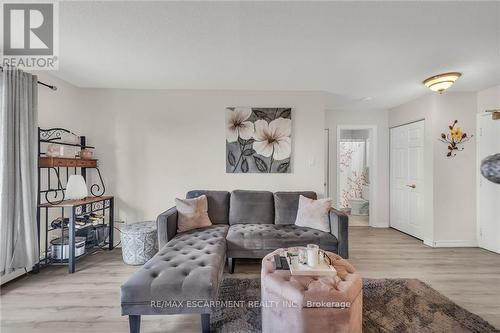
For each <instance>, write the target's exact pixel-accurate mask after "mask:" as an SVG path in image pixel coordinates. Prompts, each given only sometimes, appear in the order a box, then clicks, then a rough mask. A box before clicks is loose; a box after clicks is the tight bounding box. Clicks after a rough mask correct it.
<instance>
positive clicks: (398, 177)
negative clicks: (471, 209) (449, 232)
mask: <svg viewBox="0 0 500 333" xmlns="http://www.w3.org/2000/svg"><path fill="white" fill-rule="evenodd" d="M390 142H391V143H390V145H391V150H390V161H391V162H390V197H391V198H390V216H391V227H393V228H395V229H398V230H400V231H402V232H404V233H407V234H409V235H412V236H414V237H416V238H418V239H422V238H423V224H424V223H423V222H424V120H421V121H417V122H414V123H411V124H406V125H402V126H398V127H393V128H391V130H390Z"/></svg>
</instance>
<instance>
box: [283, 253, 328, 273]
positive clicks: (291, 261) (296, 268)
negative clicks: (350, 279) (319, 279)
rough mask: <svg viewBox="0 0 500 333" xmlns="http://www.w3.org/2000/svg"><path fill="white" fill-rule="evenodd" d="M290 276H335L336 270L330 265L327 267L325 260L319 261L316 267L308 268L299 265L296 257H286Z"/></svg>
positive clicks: (305, 265) (304, 265)
mask: <svg viewBox="0 0 500 333" xmlns="http://www.w3.org/2000/svg"><path fill="white" fill-rule="evenodd" d="M287 261H288V266H289V267H290V274H292V275H309V276H336V275H337V270H336V269H335V267H333V266H332V265H329V264H328V263H327V262H326V261H325V259H324V258H323V259H320V262H319V264H318V266H316V267H310V266H308V265H307V264H301V263H299V260H298V257H296V256H294V257H290V256H287Z"/></svg>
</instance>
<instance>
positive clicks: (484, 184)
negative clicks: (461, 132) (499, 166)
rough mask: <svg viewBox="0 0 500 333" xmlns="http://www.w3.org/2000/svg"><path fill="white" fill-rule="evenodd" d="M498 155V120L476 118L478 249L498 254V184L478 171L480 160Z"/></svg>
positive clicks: (499, 225)
mask: <svg viewBox="0 0 500 333" xmlns="http://www.w3.org/2000/svg"><path fill="white" fill-rule="evenodd" d="M498 153H500V120H493V119H491V114H486V115H484V114H481V115H479V116H478V137H477V170H478V175H477V177H478V182H477V218H478V227H479V228H478V229H479V230H478V243H479V246H480V247H483V248H485V249H487V250H490V251H494V252H497V253H500V214H499V207H500V184H494V183H492V182H490V181H489V180H487V179H486V178H484V177H483V176H482V175H481V172H480V170H479V165H480V163H481V160H483V159H484V158H485V157H487V156H490V155H493V154H498Z"/></svg>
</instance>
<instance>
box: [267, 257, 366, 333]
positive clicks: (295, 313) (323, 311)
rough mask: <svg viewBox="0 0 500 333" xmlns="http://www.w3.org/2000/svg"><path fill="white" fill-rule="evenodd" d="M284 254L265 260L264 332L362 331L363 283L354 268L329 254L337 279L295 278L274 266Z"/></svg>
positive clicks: (345, 261)
mask: <svg viewBox="0 0 500 333" xmlns="http://www.w3.org/2000/svg"><path fill="white" fill-rule="evenodd" d="M281 251H282V249H278V250H276V251H274V252H272V253H270V254H268V255H267V256H265V257H264V259H263V260H262V271H261V293H262V302H263V307H262V332H264V333H266V332H268V333H272V332H288V333H292V332H361V331H362V305H363V293H362V280H361V277H360V276H359V275H358V274H357V273H356V271H355V269H354V267H353V266H352V265H351V264H349V263H348V262H347V260H345V259H342V258H341V257H339V256H338V255H336V254H334V253H331V252H327V254H328V256H329V257H330V259H331V260H332V264H333V266H334V267H335V269H336V270H337V276H335V277H326V276H322V277H314V276H292V275H291V274H290V272H289V271H288V270H275V269H274V267H273V263H274V258H273V256H274V255H275V254H278V253H279V252H281Z"/></svg>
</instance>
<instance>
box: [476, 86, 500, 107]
mask: <svg viewBox="0 0 500 333" xmlns="http://www.w3.org/2000/svg"><path fill="white" fill-rule="evenodd" d="M493 109H500V85H498V86H495V87H491V88H489V89H485V90H481V91H479V92H478V93H477V112H478V113H483V112H484V111H486V110H493Z"/></svg>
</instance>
